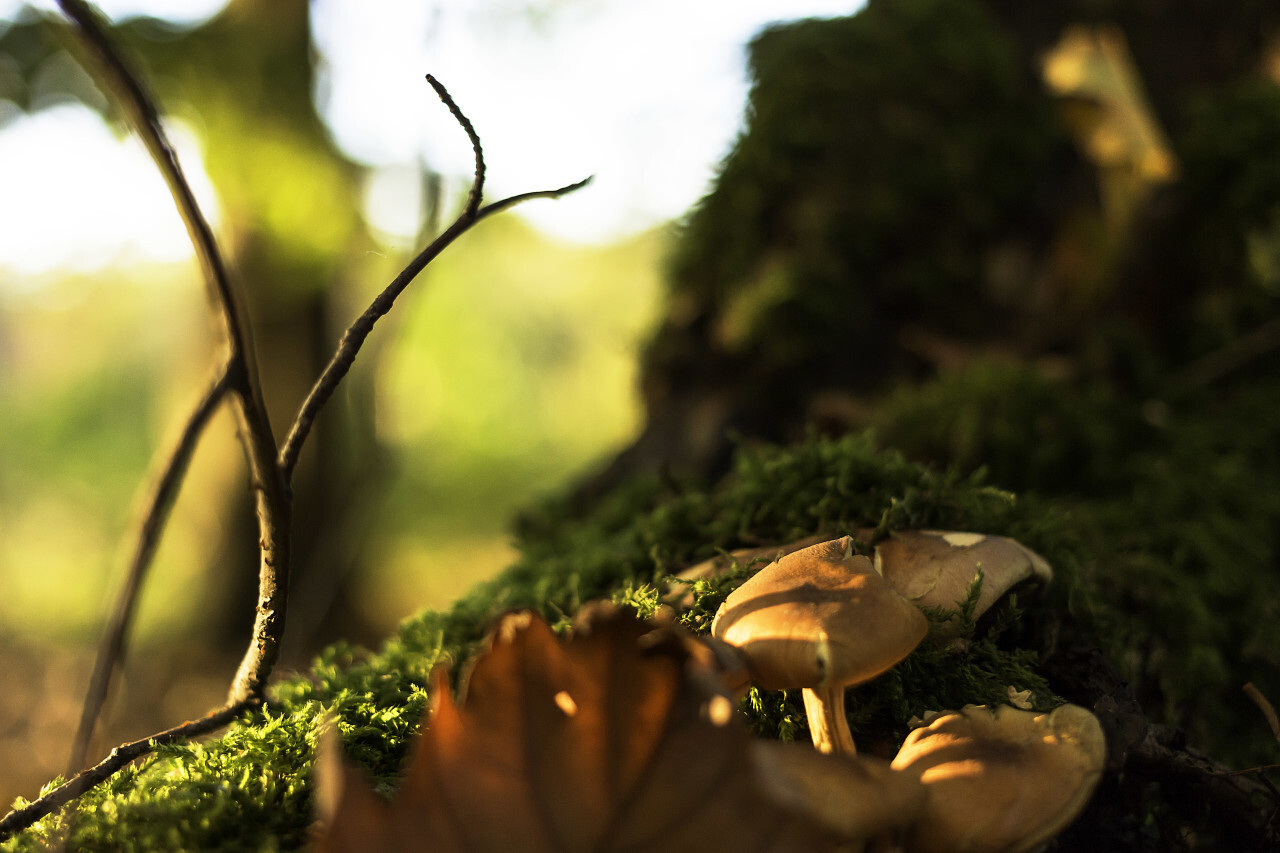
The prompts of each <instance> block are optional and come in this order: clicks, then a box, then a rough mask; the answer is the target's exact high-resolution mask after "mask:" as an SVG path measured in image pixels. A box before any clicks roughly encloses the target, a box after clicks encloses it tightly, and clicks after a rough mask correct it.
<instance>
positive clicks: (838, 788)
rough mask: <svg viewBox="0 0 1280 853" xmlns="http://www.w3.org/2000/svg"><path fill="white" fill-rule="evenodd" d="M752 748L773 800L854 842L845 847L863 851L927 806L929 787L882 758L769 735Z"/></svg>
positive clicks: (761, 778)
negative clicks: (805, 745) (826, 752)
mask: <svg viewBox="0 0 1280 853" xmlns="http://www.w3.org/2000/svg"><path fill="white" fill-rule="evenodd" d="M750 749H751V759H752V761H751V763H752V766H753V768H754V769H755V771H756V773H757V775H758V778H759V783H760V786H761V787H762V788H763V789H764V790H765V792H766V793H767V794H768V795H769V797H770V799H772V800H773V801H774V802H777V803H780V804H781V805H783V806H784V807H786V808H788V809H789V810H791V811H793V812H796V813H798V814H802V815H804V816H805V817H807V818H808V819H810V820H812V821H814V822H816V823H817V824H819V825H820V826H821V827H822V828H823V829H825V830H828V831H830V832H832V833H834V834H835V835H837V836H839V837H841V838H843V839H846V840H847V841H849V842H851V844H849V845H846V846H842V847H841V848H840V849H841V850H851V851H861V850H863V849H864V847H865V844H866V842H867V841H869V840H871V839H879V838H885V837H887V836H889V835H891V834H899V833H901V832H902V830H904V829H905V828H906V827H907V826H909V825H910V824H911V823H912V822H914V821H915V820H916V818H917V817H919V815H920V814H921V813H922V812H923V810H924V806H925V796H926V794H925V789H924V786H922V785H920V784H919V782H917V781H916V780H915V779H913V778H911V777H910V776H907V775H906V774H903V773H898V772H896V771H894V770H893V769H892V768H891V767H890V766H889V762H888V761H885V760H883V759H879V758H872V757H869V756H865V755H823V754H821V753H818V752H815V751H814V750H812V749H801V748H800V747H798V746H796V745H795V744H789V743H778V742H777V741H770V740H753V741H752V742H751V746H750Z"/></svg>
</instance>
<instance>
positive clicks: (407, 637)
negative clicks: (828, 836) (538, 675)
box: [4, 435, 1080, 851]
mask: <svg viewBox="0 0 1280 853" xmlns="http://www.w3.org/2000/svg"><path fill="white" fill-rule="evenodd" d="M866 526H872V527H877V526H878V527H880V528H881V529H882V530H891V529H895V528H916V527H934V528H946V529H961V530H981V531H985V532H989V533H997V534H1003V535H1009V536H1013V537H1015V538H1017V539H1019V540H1020V541H1022V542H1024V543H1026V544H1027V545H1029V546H1031V547H1033V548H1035V549H1036V550H1038V551H1040V552H1041V553H1042V554H1044V555H1045V556H1046V557H1047V558H1048V559H1050V560H1051V561H1052V562H1053V563H1054V564H1055V565H1056V566H1057V567H1058V569H1059V577H1058V580H1057V587H1056V589H1055V593H1054V596H1053V598H1054V599H1055V600H1056V602H1057V604H1053V603H1045V604H1042V605H1041V606H1042V607H1052V606H1062V603H1063V602H1065V600H1066V599H1067V598H1068V593H1069V590H1070V589H1071V588H1072V585H1073V577H1074V575H1075V573H1076V567H1077V565H1078V564H1079V561H1080V550H1079V546H1078V544H1077V543H1075V542H1074V541H1073V540H1072V538H1071V537H1070V535H1069V533H1068V532H1067V528H1066V527H1064V524H1063V519H1062V518H1060V517H1058V516H1056V515H1055V514H1053V513H1051V512H1049V511H1046V510H1045V509H1043V508H1040V509H1037V508H1035V507H1033V506H1031V505H1029V504H1027V503H1025V502H1020V501H1018V500H1016V499H1015V498H1014V496H1013V495H1011V494H1009V493H1007V492H1004V491H1001V490H999V489H997V488H994V487H992V486H990V485H988V484H987V483H986V482H985V481H984V479H983V478H982V477H981V476H969V477H961V476H958V475H956V474H953V473H945V472H939V471H936V470H933V469H930V468H927V467H925V466H921V465H918V464H913V463H910V462H908V461H906V460H905V459H904V458H903V457H902V456H900V455H899V454H896V453H893V452H888V451H883V450H880V449H878V448H877V447H876V444H875V442H874V440H873V439H872V438H871V437H870V436H869V435H858V436H849V437H846V438H843V439H839V440H827V439H818V438H814V439H811V440H809V441H807V442H804V443H802V444H800V445H798V446H796V447H793V448H789V449H782V448H777V447H769V446H766V447H755V448H743V449H741V450H740V452H739V453H738V455H737V464H736V466H735V469H734V471H733V473H732V474H730V475H729V476H728V477H726V478H725V479H724V480H723V481H722V482H720V483H718V484H716V485H715V486H713V487H711V488H699V487H697V486H695V485H691V484H677V483H671V482H666V483H662V482H658V481H649V482H644V483H636V484H634V486H633V488H631V489H629V490H627V492H626V493H625V494H615V495H614V496H612V497H611V498H609V499H608V500H606V501H604V502H603V503H602V504H601V505H600V506H599V507H598V508H597V510H596V511H595V512H594V513H593V514H592V515H591V516H590V517H588V518H586V519H584V520H577V521H574V520H571V519H569V518H567V517H564V516H561V515H559V514H558V512H557V511H556V509H555V508H546V509H545V510H544V512H543V513H542V514H541V515H540V516H539V517H538V518H536V519H534V518H530V519H528V520H527V522H526V524H525V530H524V533H523V541H522V543H521V544H522V558H521V559H520V560H519V562H517V563H516V564H515V565H514V566H512V567H511V568H510V569H509V570H508V571H507V572H505V573H504V574H503V575H501V576H500V577H499V578H497V579H495V580H494V581H492V582H490V583H488V584H485V585H483V586H481V587H479V588H478V589H476V590H475V591H474V592H473V593H472V594H470V595H468V596H467V597H466V598H464V599H463V600H461V601H459V602H458V603H457V605H456V606H455V607H453V608H452V609H451V610H449V611H445V612H428V613H424V614H422V615H420V616H418V617H416V618H414V619H411V620H409V621H407V622H406V623H405V624H404V626H403V627H402V628H401V630H400V631H399V633H398V634H397V635H396V636H395V637H393V638H392V639H391V640H390V641H389V642H388V643H387V644H386V645H385V647H384V648H383V649H382V650H381V651H379V652H377V653H373V652H369V651H365V650H362V649H357V648H354V647H350V646H337V647H334V648H331V649H329V650H328V651H327V652H326V653H325V654H324V655H322V656H321V657H320V658H319V659H318V660H317V662H316V664H315V666H314V667H313V669H312V670H311V672H309V673H307V674H306V675H302V676H297V677H293V678H290V679H288V680H285V681H283V682H281V683H280V684H278V685H276V686H275V688H274V690H273V691H272V699H271V701H270V702H269V703H268V704H267V705H266V707H265V708H263V709H262V710H260V711H257V712H255V713H253V714H251V715H250V716H248V717H247V718H246V719H244V720H242V721H241V722H239V723H237V724H236V725H234V726H233V727H232V728H230V729H229V730H228V731H227V733H225V734H224V735H222V736H220V737H217V738H214V739H212V740H210V741H209V742H207V743H203V744H193V745H184V746H173V747H167V748H165V749H163V750H161V751H160V752H159V753H158V754H157V755H156V756H154V757H152V758H150V759H147V760H145V761H143V762H141V763H140V764H139V765H138V766H137V767H136V768H133V769H130V770H128V771H126V772H124V773H121V774H120V775H118V776H117V777H115V778H114V779H113V780H111V782H110V783H109V784H107V785H105V786H103V787H101V788H99V789H97V790H95V791H93V792H91V793H90V794H88V795H86V796H85V797H84V798H83V799H82V800H80V801H79V803H77V804H76V805H75V806H74V807H72V808H71V809H69V810H67V811H66V812H64V813H63V814H61V815H59V816H56V817H53V818H50V819H47V820H45V821H43V822H41V823H40V824H38V825H37V826H36V827H34V828H32V829H31V830H29V831H27V832H26V833H24V834H22V835H20V836H19V837H18V838H16V839H13V840H11V841H10V842H8V843H7V844H6V845H5V846H4V849H6V850H15V851H16V850H35V849H42V848H43V847H45V846H47V845H50V844H53V843H56V842H57V841H58V839H59V838H61V837H62V836H63V835H64V833H69V836H68V840H69V844H70V847H71V848H73V849H80V850H117V849H125V848H127V849H135V850H164V849H175V848H177V847H183V848H187V849H202V850H203V849H208V850H219V849H224V850H243V849H294V848H297V847H299V846H302V845H303V844H305V842H306V839H307V831H308V826H309V824H310V823H311V820H312V816H311V806H310V803H311V796H312V791H311V785H312V782H311V766H312V762H313V760H314V756H315V749H316V743H317V740H318V737H319V731H320V728H321V727H322V722H321V721H322V720H325V719H327V720H330V721H332V724H334V725H336V726H337V727H338V729H339V730H340V732H341V734H342V741H343V745H344V749H345V751H346V754H347V756H348V757H349V759H350V760H353V761H355V762H357V763H358V764H359V765H360V766H362V767H363V768H364V769H365V770H366V772H368V773H369V775H370V776H371V777H372V778H373V779H374V780H375V781H376V783H377V785H378V786H379V789H380V790H381V791H383V792H384V793H388V794H390V793H391V792H392V791H393V790H394V788H395V785H396V780H397V774H398V772H399V769H400V766H401V763H402V760H403V758H404V755H405V751H406V748H407V745H408V743H409V741H410V738H411V737H412V735H413V733H414V732H415V731H416V730H417V727H418V725H419V723H420V721H421V719H422V717H423V714H424V711H425V709H426V707H427V705H428V695H427V690H426V685H427V684H428V681H429V676H430V674H431V673H432V671H433V670H435V669H436V667H438V666H441V665H452V666H453V668H454V672H455V673H456V672H460V671H462V670H464V669H465V662H466V661H467V660H468V659H470V658H471V657H472V656H473V655H474V654H475V652H476V651H477V649H478V648H479V647H480V645H481V643H482V642H483V640H484V637H485V634H486V632H487V630H488V628H489V626H490V625H492V623H493V621H494V620H495V618H496V617H497V616H498V615H500V614H501V613H503V612H506V611H508V610H511V609H517V608H531V609H533V610H535V611H537V612H539V613H541V614H542V615H543V616H544V617H546V618H547V619H548V620H550V621H551V622H552V623H553V624H559V625H561V626H566V625H568V623H569V621H570V620H571V619H572V617H573V615H574V614H575V613H576V611H577V610H578V609H579V608H580V607H581V606H582V605H583V604H584V603H586V602H588V601H592V600H597V599H601V598H609V599H613V600H615V601H617V602H618V603H620V604H622V605H624V606H631V607H633V608H634V609H636V610H638V611H640V612H646V611H650V610H652V609H653V608H654V607H656V606H657V603H658V597H659V595H658V590H659V588H661V585H662V584H663V582H664V581H663V579H664V578H665V576H666V575H668V574H669V573H672V572H674V571H677V570H679V569H681V568H683V567H685V566H687V565H689V564H690V563H692V562H695V561H698V560H700V559H704V558H706V557H710V556H713V555H714V554H715V553H717V552H718V551H721V550H728V549H733V548H738V547H742V546H745V545H755V544H759V543H761V542H774V541H776V542H783V541H789V540H792V539H796V538H799V537H802V536H806V535H809V534H812V533H816V532H824V533H830V534H831V535H832V536H837V535H841V534H843V533H846V532H852V531H853V530H854V529H855V528H857V527H866ZM744 571H745V569H744ZM742 574H743V572H739V573H738V574H737V575H736V576H735V575H733V574H731V575H729V576H727V577H726V579H723V580H712V581H704V582H699V583H698V584H697V585H696V590H695V591H696V596H695V604H694V606H693V607H692V608H691V609H690V610H689V611H687V612H686V613H685V614H684V615H683V620H684V621H685V623H686V624H687V625H689V626H690V627H691V628H692V629H694V630H695V631H696V630H702V631H705V630H706V628H707V627H709V622H710V616H711V614H713V613H714V610H715V608H716V607H717V606H718V604H719V601H720V600H721V599H722V598H723V596H724V595H725V594H727V591H728V589H729V588H730V587H731V586H732V584H733V583H735V582H736V581H737V579H739V578H740V577H741V575H742ZM1024 621H1029V620H1027V619H1026V617H1022V618H1020V617H1019V614H1018V612H1017V611H1008V612H1007V613H1006V617H1005V619H1004V622H1005V623H1006V625H1005V628H1004V629H1003V630H997V631H995V632H988V633H985V634H984V635H983V636H982V637H979V638H977V639H975V641H974V642H972V643H970V644H969V645H968V646H967V648H957V647H955V646H944V645H936V644H935V645H928V646H926V648H924V649H923V650H921V651H920V652H917V653H916V654H915V655H913V656H912V657H911V658H909V659H908V660H907V661H906V662H904V663H903V664H902V665H901V666H900V667H899V668H898V669H897V670H896V671H895V672H894V673H892V674H891V675H890V676H888V677H886V678H884V679H881V680H880V681H877V682H875V683H873V684H871V685H868V686H866V687H864V688H860V689H859V690H857V691H855V692H854V693H853V694H852V696H853V697H854V698H853V699H852V700H851V702H850V707H851V708H853V709H855V710H854V712H853V714H852V716H851V723H852V724H853V726H854V730H855V735H856V736H858V737H860V738H863V739H865V741H866V742H867V743H877V742H878V743H882V744H884V745H891V744H893V743H894V742H896V741H898V740H900V739H901V737H902V736H904V735H905V732H906V721H907V719H908V718H909V717H910V716H911V715H912V714H919V713H922V712H923V711H925V710H929V709H936V708H940V707H950V706H955V705H960V704H964V703H965V702H996V701H1000V700H1001V699H1002V698H1004V696H1005V695H1006V691H1007V688H1008V687H1009V686H1010V685H1013V686H1016V687H1017V688H1018V689H1031V690H1032V691H1033V695H1034V698H1035V700H1036V701H1037V703H1038V704H1040V705H1042V706H1050V705H1052V704H1055V702H1056V699H1055V697H1054V696H1053V694H1052V691H1051V690H1050V688H1049V686H1048V685H1047V684H1045V682H1044V680H1043V679H1042V678H1040V677H1039V676H1038V675H1037V674H1036V673H1035V669H1034V654H1028V653H1026V652H1025V651H1024V652H1020V651H1018V649H1017V646H1016V643H1015V642H1014V641H1015V640H1016V638H1017V636H1018V634H1019V630H1020V627H1021V625H1022V623H1023V622H1024ZM742 710H743V712H744V713H745V714H746V716H747V717H748V719H749V720H750V722H751V724H752V726H753V727H754V728H755V729H756V730H757V731H759V732H761V733H763V734H765V735H769V736H775V737H782V738H797V737H798V738H804V737H805V736H806V734H805V730H804V724H803V714H802V709H801V704H800V701H799V697H798V695H797V696H790V695H787V694H779V693H760V692H756V691H753V692H752V693H751V694H750V695H749V696H748V698H747V700H745V701H744V703H743V705H742Z"/></svg>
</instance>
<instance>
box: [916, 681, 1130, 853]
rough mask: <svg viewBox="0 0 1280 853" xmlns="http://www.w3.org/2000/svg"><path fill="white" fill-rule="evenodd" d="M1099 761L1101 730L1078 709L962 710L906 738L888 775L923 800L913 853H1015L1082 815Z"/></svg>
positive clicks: (1102, 750) (1103, 750) (1090, 716)
mask: <svg viewBox="0 0 1280 853" xmlns="http://www.w3.org/2000/svg"><path fill="white" fill-rule="evenodd" d="M1105 762H1106V742H1105V740H1104V738H1103V735H1102V727H1101V725H1100V724H1099V723H1098V720H1097V718H1096V717H1094V716H1093V714H1091V713H1089V712H1088V711H1086V710H1085V709H1084V708H1081V707H1079V706H1078V705H1063V706H1062V707H1060V708H1058V709H1057V710H1055V711H1053V712H1052V713H1050V714H1039V713H1036V712H1035V711H1021V710H1018V709H1017V708H1011V707H1009V706H1007V705H1002V706H1000V707H999V708H997V709H996V710H995V711H994V712H993V711H991V710H990V709H988V708H987V707H985V706H982V705H966V706H965V707H964V708H963V709H961V710H960V711H952V712H948V713H946V714H943V715H941V716H939V717H937V718H936V719H934V720H933V722H931V723H930V724H929V725H927V726H924V727H922V728H918V729H916V730H915V731H913V732H911V734H910V735H908V736H907V739H906V741H905V742H904V743H903V745H902V749H901V750H899V752H898V755H897V757H896V758H894V760H893V764H892V766H893V768H894V769H895V770H898V771H901V772H902V773H903V774H905V775H909V776H911V777H912V778H915V779H918V780H919V781H920V783H921V784H922V785H924V786H925V787H926V788H927V789H928V791H929V799H928V803H927V805H926V807H925V811H924V815H923V816H922V817H921V818H920V819H919V821H918V822H917V823H916V825H915V826H914V827H913V828H912V829H911V830H910V832H909V834H908V837H907V850H909V851H912V853H1022V851H1027V850H1031V849H1034V848H1035V847H1037V846H1038V845H1040V844H1042V843H1044V842H1045V841H1047V840H1049V839H1050V838H1052V837H1053V836H1054V835H1056V834H1057V833H1058V832H1060V831H1061V830H1062V829H1063V828H1065V827H1066V825H1067V824H1068V823H1070V822H1071V821H1072V820H1073V819H1074V818H1075V817H1076V815H1078V814H1079V813H1080V811H1081V810H1082V809H1083V808H1084V805H1085V803H1086V802H1087V801H1088V799H1089V796H1090V795H1091V794H1092V793H1093V789H1094V788H1095V787H1096V786H1097V784H1098V780H1099V778H1101V775H1102V769H1103V765H1104V763H1105Z"/></svg>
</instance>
